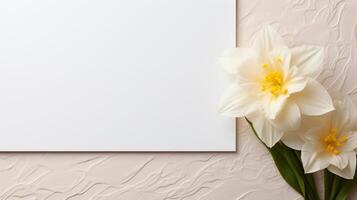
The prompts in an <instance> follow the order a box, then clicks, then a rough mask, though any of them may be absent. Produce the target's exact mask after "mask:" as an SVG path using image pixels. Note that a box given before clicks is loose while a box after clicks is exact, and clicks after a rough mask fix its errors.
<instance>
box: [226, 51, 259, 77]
mask: <svg viewBox="0 0 357 200" xmlns="http://www.w3.org/2000/svg"><path fill="white" fill-rule="evenodd" d="M255 55H256V54H255V52H254V51H252V49H250V48H235V49H229V50H226V51H225V52H223V56H222V57H221V59H220V61H221V63H222V65H223V67H224V69H225V70H226V71H227V72H228V73H231V74H237V73H238V71H239V70H238V69H239V68H252V67H257V65H258V64H257V63H256V56H255ZM252 70H255V69H252Z"/></svg>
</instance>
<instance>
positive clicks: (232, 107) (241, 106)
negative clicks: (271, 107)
mask: <svg viewBox="0 0 357 200" xmlns="http://www.w3.org/2000/svg"><path fill="white" fill-rule="evenodd" d="M256 87H257V86H256V85H254V84H244V85H237V84H232V85H231V86H230V87H229V88H228V89H227V90H226V92H225V94H224V95H223V96H222V99H221V101H220V104H219V112H220V113H221V114H222V115H226V116H230V117H243V116H245V115H248V114H250V113H253V112H255V111H257V110H258V109H259V103H258V102H257V98H256V97H254V94H252V92H253V91H254V90H255V88H256Z"/></svg>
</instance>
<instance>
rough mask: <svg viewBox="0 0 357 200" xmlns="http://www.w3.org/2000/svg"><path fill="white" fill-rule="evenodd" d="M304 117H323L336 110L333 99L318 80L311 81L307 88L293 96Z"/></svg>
mask: <svg viewBox="0 0 357 200" xmlns="http://www.w3.org/2000/svg"><path fill="white" fill-rule="evenodd" d="M293 99H294V101H295V102H296V103H297V104H298V106H299V108H300V110H301V112H302V114H304V115H310V116H315V115H322V114H325V113H327V112H330V111H332V110H334V106H333V103H332V99H331V97H330V95H329V93H328V92H327V91H326V89H325V88H324V87H323V86H322V85H321V84H320V83H319V82H317V81H316V80H313V79H309V80H308V82H307V84H306V87H305V88H304V89H303V90H302V91H301V92H298V93H296V94H294V96H293Z"/></svg>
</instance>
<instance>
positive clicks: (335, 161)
mask: <svg viewBox="0 0 357 200" xmlns="http://www.w3.org/2000/svg"><path fill="white" fill-rule="evenodd" d="M348 156H349V153H348V152H341V153H340V154H339V155H332V156H331V157H330V164H332V165H334V166H336V167H337V168H339V169H343V168H345V167H346V166H347V164H348Z"/></svg>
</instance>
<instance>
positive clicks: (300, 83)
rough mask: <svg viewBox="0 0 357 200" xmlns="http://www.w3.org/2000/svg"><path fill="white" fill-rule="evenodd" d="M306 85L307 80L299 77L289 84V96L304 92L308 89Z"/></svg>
mask: <svg viewBox="0 0 357 200" xmlns="http://www.w3.org/2000/svg"><path fill="white" fill-rule="evenodd" d="M306 84H307V79H306V78H304V77H302V76H298V77H294V78H292V79H291V80H289V81H288V82H287V87H286V89H287V90H288V93H289V94H293V93H297V92H300V91H302V90H303V89H304V88H305V87H306Z"/></svg>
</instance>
